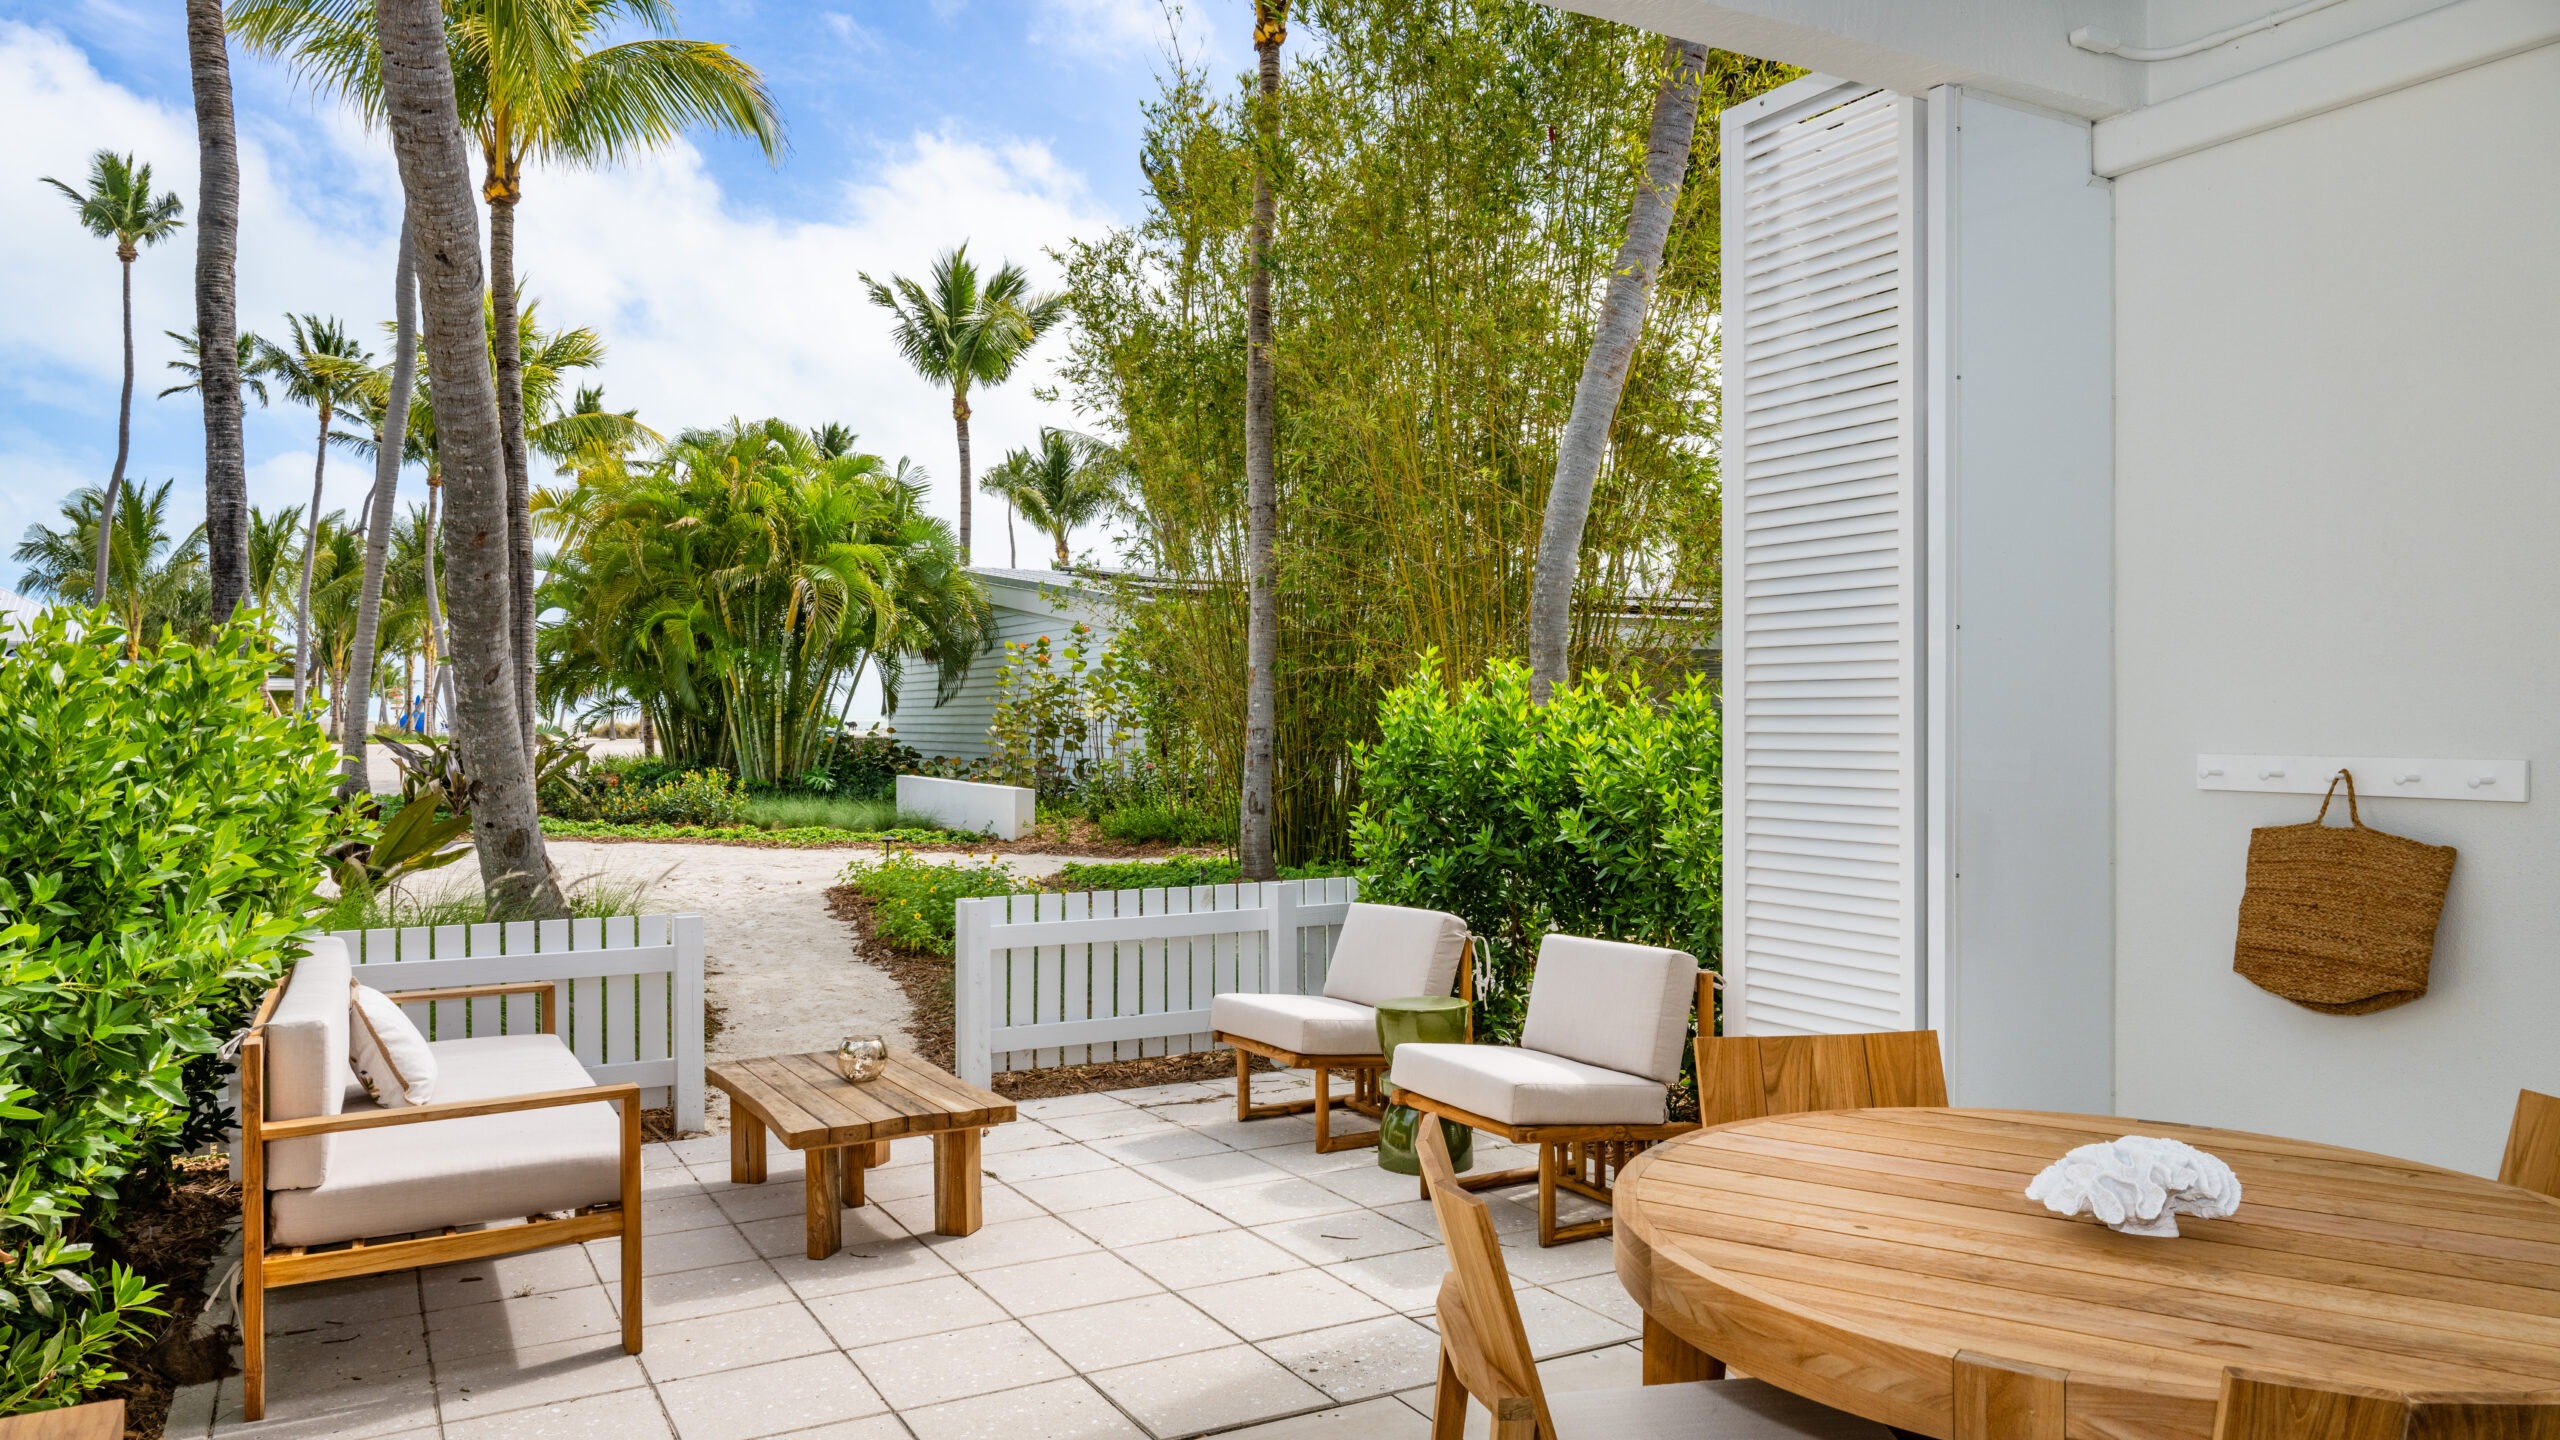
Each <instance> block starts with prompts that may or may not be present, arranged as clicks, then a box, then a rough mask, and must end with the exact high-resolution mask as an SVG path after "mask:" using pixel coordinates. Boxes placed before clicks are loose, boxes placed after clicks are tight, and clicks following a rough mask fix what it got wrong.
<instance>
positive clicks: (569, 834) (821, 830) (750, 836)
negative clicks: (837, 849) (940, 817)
mask: <svg viewBox="0 0 2560 1440" xmlns="http://www.w3.org/2000/svg"><path fill="white" fill-rule="evenodd" d="M542 833H543V834H545V835H548V836H550V837H551V838H553V839H555V840H743V841H747V842H750V843H753V844H758V845H773V846H779V847H781V848H783V849H787V850H808V849H821V848H824V847H826V846H829V845H974V844H977V843H978V842H980V841H982V840H984V839H986V838H987V837H986V836H984V835H980V834H976V833H974V832H968V831H960V830H915V829H896V830H838V829H836V828H834V827H833V826H828V825H795V826H788V827H785V828H783V829H779V830H767V829H765V828H764V827H763V826H761V825H660V824H655V823H653V822H649V821H634V822H631V823H628V824H617V823H608V822H605V821H601V820H555V819H552V818H551V817H549V816H545V817H543V821H542Z"/></svg>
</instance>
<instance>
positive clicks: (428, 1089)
mask: <svg viewBox="0 0 2560 1440" xmlns="http://www.w3.org/2000/svg"><path fill="white" fill-rule="evenodd" d="M352 988H353V990H354V993H355V998H354V1000H353V1002H352V1003H351V1004H350V1005H349V1006H348V1007H347V1008H348V1009H349V1011H350V1012H351V1014H350V1016H349V1023H348V1025H347V1046H348V1054H347V1063H348V1064H349V1065H351V1066H353V1067H354V1069H355V1072H356V1079H357V1080H358V1081H359V1082H361V1083H362V1084H363V1085H364V1092H365V1093H366V1094H367V1095H370V1096H372V1097H373V1103H374V1104H376V1105H380V1106H383V1107H384V1108H386V1109H398V1108H399V1107H401V1106H403V1105H424V1104H426V1103H427V1101H429V1100H430V1099H433V1098H434V1096H435V1090H436V1056H435V1052H434V1051H432V1050H430V1049H428V1048H427V1037H426V1036H424V1035H421V1034H419V1033H418V1027H417V1026H415V1025H412V1024H410V1023H409V1017H408V1016H406V1015H403V1014H401V1013H400V1007H399V1006H398V1005H395V1004H393V1003H392V1000H391V997H390V996H388V995H385V994H383V993H382V992H381V991H379V990H376V989H374V988H372V987H371V986H369V985H355V986H353V987H352Z"/></svg>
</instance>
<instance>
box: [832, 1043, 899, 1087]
mask: <svg viewBox="0 0 2560 1440" xmlns="http://www.w3.org/2000/svg"><path fill="white" fill-rule="evenodd" d="M888 1068H889V1042H888V1041H886V1040H884V1039H882V1038H881V1037H879V1036H877V1035H847V1036H846V1037H844V1039H842V1040H840V1041H838V1042H836V1073H837V1074H839V1075H842V1076H843V1077H844V1078H846V1079H847V1080H850V1081H852V1082H853V1083H855V1084H857V1085H859V1084H861V1083H862V1082H864V1081H866V1080H877V1079H879V1078H880V1072H881V1071H883V1070H886V1069H888Z"/></svg>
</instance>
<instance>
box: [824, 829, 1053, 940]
mask: <svg viewBox="0 0 2560 1440" xmlns="http://www.w3.org/2000/svg"><path fill="white" fill-rule="evenodd" d="M842 880H843V883H845V884H847V885H850V886H852V887H853V888H854V889H855V890H857V891H859V892H861V893H862V894H863V895H865V896H867V897H869V898H870V899H871V900H872V902H873V909H872V912H871V917H872V919H871V924H872V929H873V931H874V932H875V933H877V934H878V935H879V936H880V938H881V939H883V940H886V941H888V942H889V943H890V944H892V945H895V946H898V947H899V948H901V949H906V950H922V951H924V952H926V953H928V954H932V955H949V954H950V953H951V947H952V941H953V938H954V934H953V932H954V931H955V929H956V928H957V923H958V911H957V910H956V909H955V908H954V907H955V903H956V902H958V901H961V900H966V899H968V898H970V897H972V896H977V895H1013V894H1019V893H1021V892H1022V891H1023V890H1024V889H1025V888H1027V887H1025V886H1024V885H1023V883H1022V881H1021V879H1020V877H1018V876H1016V875H1015V874H1014V873H1013V871H1012V869H1011V868H1010V867H1008V866H1007V865H1006V864H1005V863H1004V862H1003V861H1001V860H993V859H990V860H987V861H985V862H983V863H981V862H978V861H970V860H963V861H961V862H959V863H957V864H950V865H945V864H941V863H938V862H936V861H932V860H927V859H922V858H920V857H918V856H915V855H912V854H908V853H906V852H903V851H901V852H899V853H897V854H894V855H889V856H885V857H883V858H881V859H878V860H856V861H854V862H853V863H852V864H850V865H847V866H845V867H844V875H843V877H842Z"/></svg>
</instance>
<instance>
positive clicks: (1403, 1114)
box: [1378, 995, 1476, 1175]
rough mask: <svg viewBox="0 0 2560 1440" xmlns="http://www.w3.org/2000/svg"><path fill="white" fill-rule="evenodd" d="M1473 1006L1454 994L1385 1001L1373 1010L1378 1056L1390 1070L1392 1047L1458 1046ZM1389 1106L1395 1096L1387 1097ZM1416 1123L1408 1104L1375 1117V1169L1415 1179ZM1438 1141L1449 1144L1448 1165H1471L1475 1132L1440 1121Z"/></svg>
mask: <svg viewBox="0 0 2560 1440" xmlns="http://www.w3.org/2000/svg"><path fill="white" fill-rule="evenodd" d="M1473 1003H1474V1002H1472V1001H1469V1000H1462V999H1460V998H1458V997H1456V996H1454V995H1441V996H1416V997H1414V998H1413V999H1410V1000H1387V1001H1383V1002H1381V1003H1380V1004H1379V1006H1378V1053H1379V1054H1381V1055H1384V1056H1386V1057H1387V1063H1388V1066H1389V1067H1390V1069H1392V1068H1393V1066H1394V1064H1395V1058H1396V1046H1398V1045H1399V1044H1402V1043H1403V1042H1405V1041H1407V1040H1419V1041H1424V1042H1427V1043H1438V1044H1444V1045H1455V1044H1459V1043H1461V1042H1463V1041H1465V1039H1466V1038H1467V1011H1468V1009H1469V1008H1471V1006H1472V1005H1473ZM1387 1094H1388V1096H1389V1097H1390V1101H1391V1102H1392V1097H1393V1096H1394V1094H1395V1092H1394V1091H1393V1090H1389V1091H1388V1092H1387ZM1421 1122H1422V1112H1421V1111H1419V1110H1416V1109H1414V1108H1413V1107H1412V1106H1410V1105H1398V1104H1394V1103H1389V1104H1388V1106H1387V1109H1386V1113H1384V1114H1382V1115H1380V1116H1379V1117H1378V1168H1379V1169H1381V1170H1392V1171H1394V1172H1395V1173H1397V1174H1399V1175H1419V1174H1421V1173H1422V1162H1421V1161H1420V1160H1418V1159H1416V1158H1414V1154H1413V1134H1414V1129H1415V1127H1416V1126H1418V1125H1419V1124H1420V1123H1421ZM1440 1135H1441V1138H1442V1139H1444V1140H1447V1141H1448V1142H1449V1162H1450V1163H1451V1164H1452V1165H1455V1166H1456V1167H1457V1168H1458V1169H1460V1170H1465V1169H1467V1168H1468V1167H1469V1166H1472V1165H1474V1164H1475V1163H1476V1132H1474V1131H1473V1130H1470V1129H1468V1128H1467V1127H1466V1126H1464V1125H1459V1124H1455V1123H1453V1122H1451V1121H1447V1120H1443V1121H1441V1122H1440Z"/></svg>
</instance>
